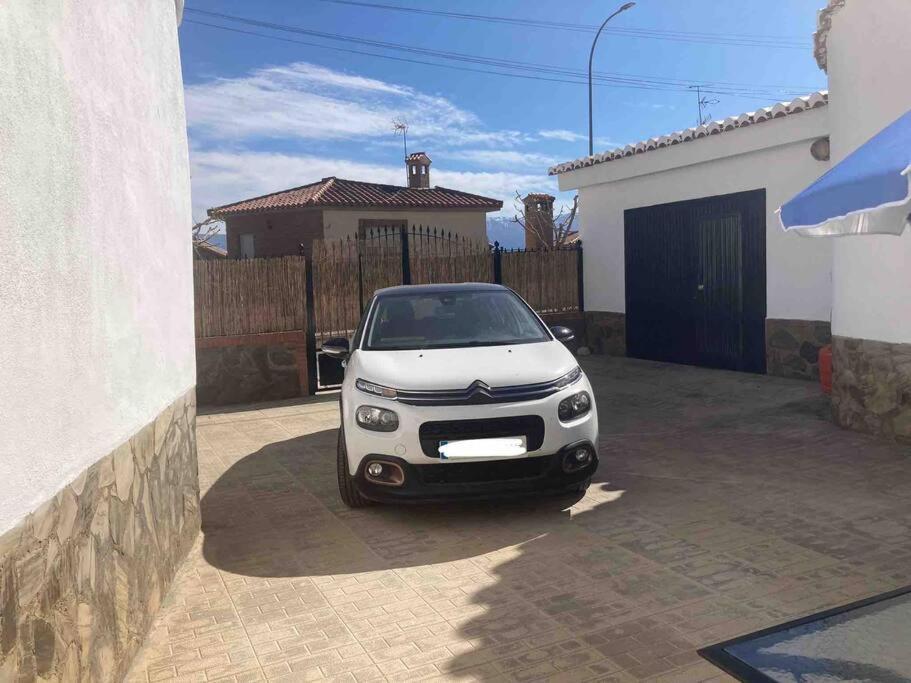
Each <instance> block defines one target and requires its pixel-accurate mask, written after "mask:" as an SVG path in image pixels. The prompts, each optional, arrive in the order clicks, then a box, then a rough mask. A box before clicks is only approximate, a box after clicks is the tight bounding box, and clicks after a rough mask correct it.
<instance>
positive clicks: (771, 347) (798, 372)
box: [765, 318, 832, 380]
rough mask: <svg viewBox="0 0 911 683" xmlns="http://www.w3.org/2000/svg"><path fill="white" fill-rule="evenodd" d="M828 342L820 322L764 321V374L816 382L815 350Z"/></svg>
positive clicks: (829, 330)
mask: <svg viewBox="0 0 911 683" xmlns="http://www.w3.org/2000/svg"><path fill="white" fill-rule="evenodd" d="M831 342H832V327H831V325H830V324H829V323H828V322H827V321H824V320H787V319H783V318H767V319H766V321H765V344H766V373H767V374H769V375H776V376H778V377H792V378H794V379H809V380H817V379H819V349H820V348H822V347H823V346H825V345H826V344H830V343H831Z"/></svg>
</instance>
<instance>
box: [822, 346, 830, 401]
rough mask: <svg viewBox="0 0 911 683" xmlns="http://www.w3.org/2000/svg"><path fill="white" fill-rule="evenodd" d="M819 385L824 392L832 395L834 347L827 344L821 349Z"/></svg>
mask: <svg viewBox="0 0 911 683" xmlns="http://www.w3.org/2000/svg"><path fill="white" fill-rule="evenodd" d="M819 383H820V384H821V385H822V390H823V391H824V392H825V393H827V394H831V393H832V345H831V344H827V345H826V346H823V347H822V348H821V349H819Z"/></svg>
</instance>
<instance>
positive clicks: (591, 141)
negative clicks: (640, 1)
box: [588, 2, 636, 156]
mask: <svg viewBox="0 0 911 683" xmlns="http://www.w3.org/2000/svg"><path fill="white" fill-rule="evenodd" d="M635 4H636V3H635V2H627V3H626V4H624V5H622V6H621V7H620V9H618V10H617V11H616V12H614V13H613V14H611V15H610V16H609V17H608V18H607V19H605V20H604V23H603V24H601V28H599V29H598V32H597V33H596V34H595V39H594V40H593V41H592V49H591V52H589V54H588V156H591V155H592V154H594V153H595V136H594V126H593V125H592V59H594V57H595V45H597V43H598V38H599V37H600V36H601V31H603V30H604V27H605V26H607V22H609V21H610V20H611V19H613V18H614V17H615V16H617V15H618V14H620V12H625V11H626V10H628V9H630V8H632V7H633V6H634V5H635Z"/></svg>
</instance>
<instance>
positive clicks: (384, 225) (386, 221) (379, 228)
mask: <svg viewBox="0 0 911 683" xmlns="http://www.w3.org/2000/svg"><path fill="white" fill-rule="evenodd" d="M407 227H408V221H406V220H402V219H401V218H361V219H360V220H358V222H357V236H358V237H360V238H361V239H365V238H367V237H369V236H373V237H377V236H379V235H386V234H387V232H388V231H390V230H400V229H402V228H407Z"/></svg>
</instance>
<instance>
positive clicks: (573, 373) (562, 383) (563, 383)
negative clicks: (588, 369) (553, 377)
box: [554, 365, 582, 389]
mask: <svg viewBox="0 0 911 683" xmlns="http://www.w3.org/2000/svg"><path fill="white" fill-rule="evenodd" d="M580 379H582V368H580V367H579V366H578V365H577V366H576V367H574V368H573V369H572V370H570V371H569V372H567V373H566V374H565V375H563V376H562V377H561V378H560V379H558V380H557V381H556V382H554V386H555V387H556V388H557V389H565V388H566V387H568V386H569V385H570V384H575V383H576V382H578V381H579V380H580Z"/></svg>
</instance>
